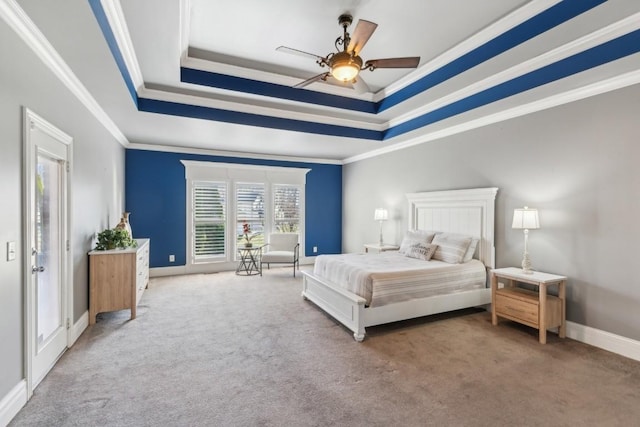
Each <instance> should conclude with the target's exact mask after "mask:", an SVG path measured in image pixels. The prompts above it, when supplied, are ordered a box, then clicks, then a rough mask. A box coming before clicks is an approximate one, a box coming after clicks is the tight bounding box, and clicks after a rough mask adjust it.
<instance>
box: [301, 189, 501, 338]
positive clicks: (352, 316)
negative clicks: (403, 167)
mask: <svg viewBox="0 0 640 427" xmlns="http://www.w3.org/2000/svg"><path fill="white" fill-rule="evenodd" d="M497 192H498V189H497V188H480V189H469V190H452V191H437V192H426V193H410V194H407V199H408V201H409V212H408V214H409V215H408V220H409V221H408V228H409V229H420V230H437V231H441V232H450V233H458V234H466V235H470V236H473V237H476V238H478V239H479V243H478V249H477V252H476V256H475V258H477V259H478V260H479V261H480V262H482V264H483V265H484V266H485V268H494V267H495V260H494V257H495V247H494V209H495V197H496V194H497ZM361 256H363V257H366V256H367V255H361ZM370 256H371V257H372V258H373V257H375V256H376V254H371V255H370ZM380 259H381V258H378V260H380ZM422 262H423V263H424V262H425V261H422ZM429 262H431V261H429ZM364 263H365V264H366V262H364ZM348 287H349V285H348V284H345V283H340V284H338V283H336V282H333V281H332V280H330V279H327V278H325V277H321V276H320V275H318V274H314V273H312V272H303V285H302V296H303V298H305V299H308V300H310V301H312V302H314V303H315V304H316V305H317V306H318V307H320V308H322V309H323V310H324V311H326V312H327V313H328V314H330V315H331V316H333V317H334V318H335V319H336V320H338V321H339V322H340V323H342V324H343V325H345V326H346V327H347V328H349V329H350V330H352V331H353V336H354V338H355V339H356V341H362V340H363V339H364V336H365V328H366V327H368V326H374V325H381V324H384V323H390V322H395V321H399V320H405V319H411V318H414V317H421V316H427V315H430V314H435V313H442V312H446V311H451V310H458V309H461V308H467V307H476V306H481V305H485V304H489V303H490V302H491V289H490V288H489V287H487V281H486V275H485V282H484V286H482V287H477V288H475V289H470V290H460V289H455V290H454V291H453V293H446V294H436V295H431V296H426V297H420V298H413V299H409V300H402V298H399V299H398V302H390V303H385V304H384V305H379V306H378V305H376V303H375V302H374V301H373V300H370V301H367V299H366V298H363V297H361V296H359V295H357V294H356V293H354V292H351V291H350V290H348ZM352 290H353V289H352ZM365 297H366V295H365ZM370 303H372V304H370Z"/></svg>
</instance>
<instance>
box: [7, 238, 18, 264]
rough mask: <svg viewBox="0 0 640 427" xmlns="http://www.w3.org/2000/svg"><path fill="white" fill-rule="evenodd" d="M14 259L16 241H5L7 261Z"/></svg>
mask: <svg viewBox="0 0 640 427" xmlns="http://www.w3.org/2000/svg"><path fill="white" fill-rule="evenodd" d="M15 259H16V242H7V261H13V260H15Z"/></svg>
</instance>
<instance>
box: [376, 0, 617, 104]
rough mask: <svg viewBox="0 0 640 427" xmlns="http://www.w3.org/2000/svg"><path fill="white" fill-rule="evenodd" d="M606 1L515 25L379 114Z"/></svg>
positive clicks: (566, 6) (568, 4) (390, 99)
mask: <svg viewBox="0 0 640 427" xmlns="http://www.w3.org/2000/svg"><path fill="white" fill-rule="evenodd" d="M604 2H605V0H582V1H578V2H576V1H563V2H560V3H558V4H555V5H554V6H552V7H550V8H549V9H546V10H544V11H542V12H541V13H539V14H537V15H535V16H533V17H531V18H529V19H528V20H526V21H525V22H523V23H521V24H518V25H516V26H515V27H513V28H511V29H509V30H508V31H506V32H504V33H502V34H500V35H498V36H497V37H495V38H493V39H491V40H489V41H487V42H486V43H485V44H483V45H482V46H479V47H477V48H475V49H473V50H472V51H469V52H467V53H465V54H464V55H462V56H460V57H458V58H456V59H455V60H453V61H451V62H449V63H447V64H446V65H443V66H442V67H441V68H439V69H438V70H436V71H434V72H432V73H430V74H428V75H426V76H424V77H422V78H421V79H420V80H418V81H416V82H414V83H412V84H410V85H408V86H406V87H404V88H402V89H400V90H398V91H397V92H395V93H393V94H391V95H389V96H387V97H386V98H384V99H383V100H381V101H379V102H378V103H377V111H378V112H381V111H385V110H387V109H389V108H392V107H394V106H396V105H398V104H400V103H402V102H404V101H406V100H407V99H409V98H412V97H414V96H416V95H418V94H419V93H422V92H424V91H426V90H428V89H430V88H432V87H434V86H436V85H438V84H440V83H442V82H444V81H446V80H448V79H450V78H452V77H454V76H456V75H458V74H460V73H462V72H464V71H467V70H469V69H471V68H473V67H475V66H476V65H479V64H481V63H483V62H485V61H487V60H489V59H491V58H493V57H495V56H497V55H499V54H501V53H503V52H506V51H507V50H509V49H511V48H513V47H515V46H518V45H520V44H521V43H524V42H525V41H527V40H530V39H532V38H534V37H536V36H538V35H540V34H542V33H544V32H545V31H548V30H550V29H551V28H554V27H556V26H557V25H560V24H562V23H564V22H566V21H568V20H570V19H572V18H575V17H576V16H578V15H580V14H582V13H584V12H586V11H588V10H590V9H592V8H594V7H596V6H598V5H600V4H602V3H604Z"/></svg>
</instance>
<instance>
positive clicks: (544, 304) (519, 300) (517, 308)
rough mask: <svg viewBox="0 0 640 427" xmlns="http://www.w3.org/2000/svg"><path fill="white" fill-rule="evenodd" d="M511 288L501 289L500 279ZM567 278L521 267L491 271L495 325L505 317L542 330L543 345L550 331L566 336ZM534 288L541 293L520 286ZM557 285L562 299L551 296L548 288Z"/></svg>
mask: <svg viewBox="0 0 640 427" xmlns="http://www.w3.org/2000/svg"><path fill="white" fill-rule="evenodd" d="M499 279H501V281H502V283H504V284H506V285H507V286H504V287H500V286H498V285H499V283H498V280H499ZM566 281H567V278H566V277H565V276H558V275H555V274H549V273H542V272H540V271H534V272H533V273H523V272H522V270H521V269H519V268H513V267H508V268H498V269H495V270H492V271H491V302H492V304H491V323H492V324H493V325H497V324H498V318H499V317H504V318H506V319H509V320H512V321H514V322H519V323H523V324H525V325H527V326H531V327H533V328H538V330H539V336H540V338H539V339H540V342H541V343H542V344H544V343H546V342H547V329H548V328H554V327H556V326H557V327H558V336H559V337H560V338H564V337H565V335H566V322H565V299H566V293H565V284H566ZM518 283H520V284H523V285H529V286H531V285H533V286H534V287H537V290H538V292H535V291H531V290H529V289H524V288H522V287H520V286H517V284H518ZM552 285H556V286H557V287H558V296H555V295H549V294H548V293H547V287H548V286H552Z"/></svg>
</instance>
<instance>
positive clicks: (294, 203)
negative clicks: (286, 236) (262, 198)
mask: <svg viewBox="0 0 640 427" xmlns="http://www.w3.org/2000/svg"><path fill="white" fill-rule="evenodd" d="M273 199H274V201H273V209H274V212H273V220H274V221H273V222H274V224H273V225H274V231H276V232H279V233H289V232H291V233H297V232H299V231H300V187H299V186H297V185H282V184H276V185H274V186H273Z"/></svg>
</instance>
